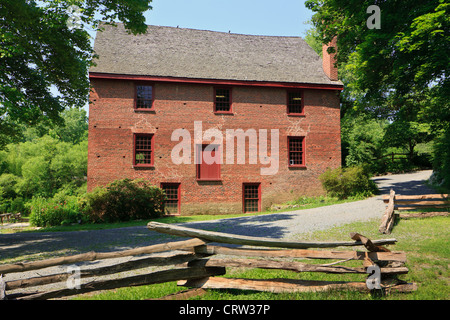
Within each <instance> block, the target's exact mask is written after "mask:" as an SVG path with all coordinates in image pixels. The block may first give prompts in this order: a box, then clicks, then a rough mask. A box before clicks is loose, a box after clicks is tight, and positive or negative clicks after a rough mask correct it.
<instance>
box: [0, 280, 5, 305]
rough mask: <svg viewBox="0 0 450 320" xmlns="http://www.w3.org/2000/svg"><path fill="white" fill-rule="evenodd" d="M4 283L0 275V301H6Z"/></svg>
mask: <svg viewBox="0 0 450 320" xmlns="http://www.w3.org/2000/svg"><path fill="white" fill-rule="evenodd" d="M5 291H6V283H5V281H3V275H2V274H0V300H6V293H5Z"/></svg>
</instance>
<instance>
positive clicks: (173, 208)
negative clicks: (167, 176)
mask: <svg viewBox="0 0 450 320" xmlns="http://www.w3.org/2000/svg"><path fill="white" fill-rule="evenodd" d="M161 187H162V189H163V190H164V192H165V193H166V196H167V200H166V201H165V202H164V208H165V212H166V213H167V214H177V213H179V212H178V205H179V192H178V190H179V184H164V183H163V184H162V185H161Z"/></svg>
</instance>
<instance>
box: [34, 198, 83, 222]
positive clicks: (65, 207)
mask: <svg viewBox="0 0 450 320" xmlns="http://www.w3.org/2000/svg"><path fill="white" fill-rule="evenodd" d="M29 206H30V212H31V213H30V219H29V221H30V224H31V225H33V226H37V227H50V226H59V225H65V224H70V223H82V222H87V218H86V216H85V215H83V213H82V212H81V211H80V208H79V204H78V198H77V197H75V196H66V197H63V198H61V197H54V198H43V197H33V199H32V200H31V202H30V203H29Z"/></svg>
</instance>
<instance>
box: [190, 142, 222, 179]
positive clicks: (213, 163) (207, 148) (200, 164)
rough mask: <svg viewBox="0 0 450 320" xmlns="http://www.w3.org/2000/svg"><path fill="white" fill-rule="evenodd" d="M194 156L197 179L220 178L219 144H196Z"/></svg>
mask: <svg viewBox="0 0 450 320" xmlns="http://www.w3.org/2000/svg"><path fill="white" fill-rule="evenodd" d="M196 157H197V159H196V163H197V179H198V180H209V181H214V180H220V162H221V157H220V150H219V145H213V144H203V145H198V146H197V156H196Z"/></svg>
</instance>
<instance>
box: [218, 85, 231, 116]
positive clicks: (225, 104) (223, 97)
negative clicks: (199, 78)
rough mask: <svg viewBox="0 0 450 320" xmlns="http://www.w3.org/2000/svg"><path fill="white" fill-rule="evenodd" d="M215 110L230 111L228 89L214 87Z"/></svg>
mask: <svg viewBox="0 0 450 320" xmlns="http://www.w3.org/2000/svg"><path fill="white" fill-rule="evenodd" d="M215 103H216V111H230V90H229V89H216V96H215Z"/></svg>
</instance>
